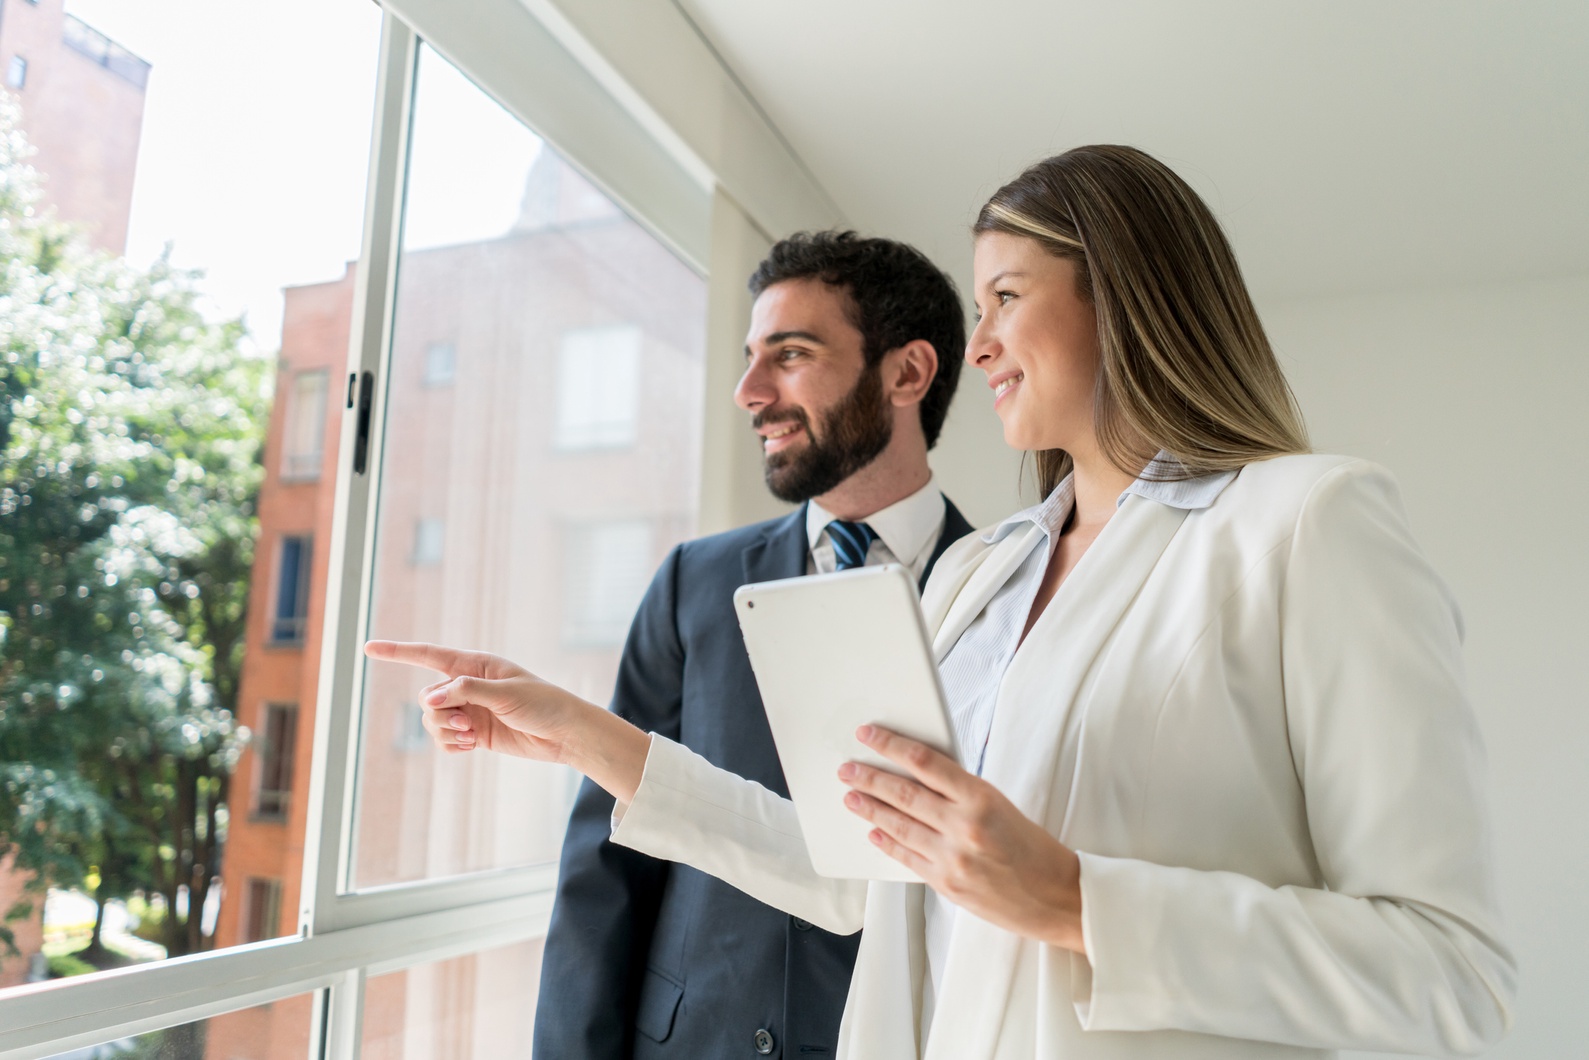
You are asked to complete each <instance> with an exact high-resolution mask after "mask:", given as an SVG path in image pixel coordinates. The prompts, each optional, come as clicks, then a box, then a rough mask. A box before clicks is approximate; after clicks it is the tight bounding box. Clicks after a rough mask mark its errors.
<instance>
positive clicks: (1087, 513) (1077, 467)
mask: <svg viewBox="0 0 1589 1060" xmlns="http://www.w3.org/2000/svg"><path fill="white" fill-rule="evenodd" d="M1071 461H1072V466H1073V468H1074V474H1075V479H1074V480H1073V482H1074V485H1075V487H1076V512H1075V515H1074V516H1073V517H1072V518H1071V520H1070V527H1071V528H1072V529H1078V530H1082V531H1088V530H1091V531H1094V532H1096V531H1097V530H1098V529H1099V528H1101V527H1102V526H1103V524H1105V523H1107V522H1108V521H1109V519H1110V517H1111V516H1113V515H1114V513H1115V506H1116V502H1117V501H1119V499H1120V494H1122V493H1124V492H1125V491H1126V488H1127V487H1128V486H1130V485H1131V483H1133V482H1135V481H1136V476H1135V475H1133V474H1131V473H1130V472H1127V471H1121V470H1120V469H1119V468H1117V467H1115V466H1114V465H1113V464H1111V463H1110V462H1109V460H1108V458H1106V457H1105V456H1104V455H1103V454H1102V453H1097V452H1094V453H1085V454H1078V453H1072V454H1071Z"/></svg>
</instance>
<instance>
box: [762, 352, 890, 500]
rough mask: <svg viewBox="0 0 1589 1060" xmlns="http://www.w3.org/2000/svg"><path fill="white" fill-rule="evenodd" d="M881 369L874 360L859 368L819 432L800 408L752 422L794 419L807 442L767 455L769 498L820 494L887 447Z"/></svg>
mask: <svg viewBox="0 0 1589 1060" xmlns="http://www.w3.org/2000/svg"><path fill="white" fill-rule="evenodd" d="M882 367H883V366H882V365H881V364H876V365H871V366H869V367H866V368H863V369H862V370H861V378H860V379H858V380H856V382H855V386H854V387H852V388H851V389H850V392H849V393H848V394H846V395H844V396H843V397H842V398H840V399H839V401H838V403H837V404H836V405H834V406H833V407H832V408H830V409H829V410H828V411H827V413H826V414H825V415H824V416H823V417H822V433H821V435H820V436H818V435H817V434H816V433H814V432H813V431H812V430H811V421H810V419H809V418H808V417H807V416H806V411H805V409H802V408H794V409H791V410H790V411H789V412H788V413H787V414H774V415H773V416H770V417H763V416H757V417H756V418H755V419H754V420H752V422H751V425H752V426H753V427H764V426H766V425H767V424H770V423H798V424H800V426H801V427H802V428H804V429H805V433H806V444H805V445H804V446H803V447H801V448H800V449H799V450H798V451H796V452H792V453H791V452H776V453H769V454H767V458H766V467H765V472H766V476H767V488H768V489H769V490H771V491H772V495H773V496H774V497H777V498H778V499H779V500H781V501H788V502H790V503H791V504H799V503H801V502H803V501H808V500H810V499H811V498H812V497H820V496H822V495H823V494H824V493H827V492H828V491H829V490H831V489H833V488H834V487H836V486H837V485H838V484H839V483H841V482H843V481H844V480H845V479H847V478H849V477H850V476H851V475H853V474H855V473H856V472H857V471H859V470H861V468H863V467H865V466H866V465H867V464H870V463H871V462H872V461H873V460H876V459H877V455H878V454H879V453H881V452H882V451H883V450H884V449H886V448H888V442H889V439H890V438H892V437H893V434H894V422H893V419H892V417H890V416H889V415H888V409H889V406H888V402H887V401H886V400H885V399H884V397H883V371H882Z"/></svg>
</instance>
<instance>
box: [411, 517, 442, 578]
mask: <svg viewBox="0 0 1589 1060" xmlns="http://www.w3.org/2000/svg"><path fill="white" fill-rule="evenodd" d="M446 531H447V524H446V523H445V522H443V521H442V520H440V519H421V520H419V521H418V522H417V523H415V524H414V556H413V560H412V562H413V564H414V566H416V567H434V566H436V565H437V564H439V563H441V550H442V546H443V545H444V544H445V543H446V536H445V535H446Z"/></svg>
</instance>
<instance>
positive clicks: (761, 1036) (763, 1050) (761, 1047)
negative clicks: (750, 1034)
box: [755, 1030, 773, 1056]
mask: <svg viewBox="0 0 1589 1060" xmlns="http://www.w3.org/2000/svg"><path fill="white" fill-rule="evenodd" d="M755 1041H756V1051H757V1052H758V1053H760V1054H761V1055H762V1056H768V1055H770V1054H771V1053H772V1045H773V1042H772V1035H770V1034H768V1033H767V1032H766V1031H765V1030H759V1031H757V1032H756V1038H755Z"/></svg>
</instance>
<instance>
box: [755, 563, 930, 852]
mask: <svg viewBox="0 0 1589 1060" xmlns="http://www.w3.org/2000/svg"><path fill="white" fill-rule="evenodd" d="M734 610H735V612H736V613H737V614H738V615H739V628H740V631H741V632H742V633H743V634H744V636H745V648H746V649H747V650H748V651H749V653H750V665H751V669H752V670H753V671H755V674H756V684H757V686H758V687H759V688H760V689H761V701H762V703H763V705H764V706H765V707H766V709H767V721H768V723H769V724H770V725H771V726H772V738H773V741H774V742H775V743H776V744H777V746H778V758H779V760H780V761H781V762H782V764H783V772H784V778H785V779H786V780H787V781H788V782H789V794H790V795H791V796H792V797H793V799H794V804H795V811H796V813H798V815H799V817H800V830H801V831H802V832H804V833H805V839H806V848H807V849H808V850H809V851H810V854H811V865H812V867H813V868H814V869H816V871H817V872H818V873H819V874H821V875H823V876H837V877H844V878H851V879H868V880H900V881H904V882H907V883H919V882H920V877H918V876H917V875H916V874H915V873H914V872H912V871H911V870H909V869H907V868H906V867H905V866H904V865H901V864H900V863H899V862H897V861H895V860H894V859H893V858H891V857H889V856H888V855H887V854H884V853H883V852H882V851H881V850H878V849H877V847H875V846H873V845H872V843H871V841H870V840H868V839H867V833H868V832H870V831H871V825H869V824H868V823H867V822H866V821H865V820H864V819H862V818H860V817H857V816H856V815H855V814H853V813H851V812H850V811H849V810H847V809H845V807H844V796H845V795H846V794H847V793H848V792H849V790H850V789H849V787H848V786H847V785H846V784H845V783H844V782H843V781H841V780H840V779H839V777H838V770H839V766H841V765H843V764H844V763H845V762H849V761H857V762H866V763H868V764H871V765H876V766H879V767H882V768H885V769H891V770H893V771H895V772H899V770H898V768H897V767H895V766H894V765H893V764H892V763H890V762H888V761H887V760H886V759H884V758H882V757H881V756H879V755H876V754H874V753H873V752H872V751H870V750H868V749H867V747H866V746H865V745H864V744H862V743H861V742H860V741H859V740H857V739H856V738H855V730H856V729H857V728H858V727H859V726H861V725H864V724H867V723H873V724H876V725H881V726H884V727H885V728H888V729H892V730H893V731H895V732H898V733H900V734H902V735H905V736H909V737H911V738H913V739H916V740H920V741H921V742H922V743H925V744H929V745H930V746H932V747H934V748H936V749H938V750H940V751H942V752H944V753H945V754H948V755H950V756H951V757H953V756H954V754H955V752H954V730H953V728H951V726H950V724H949V712H948V710H947V709H945V706H944V697H943V687H942V685H940V684H939V681H938V667H937V666H936V665H934V663H933V659H932V650H931V647H930V645H929V643H928V641H927V630H926V626H925V624H924V623H923V621H922V615H921V603H920V600H919V599H918V597H917V595H916V583H915V579H913V578H912V577H911V575H910V572H909V571H908V570H906V569H905V568H904V567H901V566H899V565H897V564H888V565H886V566H880V567H861V568H858V569H856V570H849V571H842V572H839V573H837V574H817V575H812V576H810V577H806V578H786V579H784V580H782V581H772V582H758V583H756V584H753V585H745V586H741V587H740V589H739V590H738V591H737V592H736V593H734Z"/></svg>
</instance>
